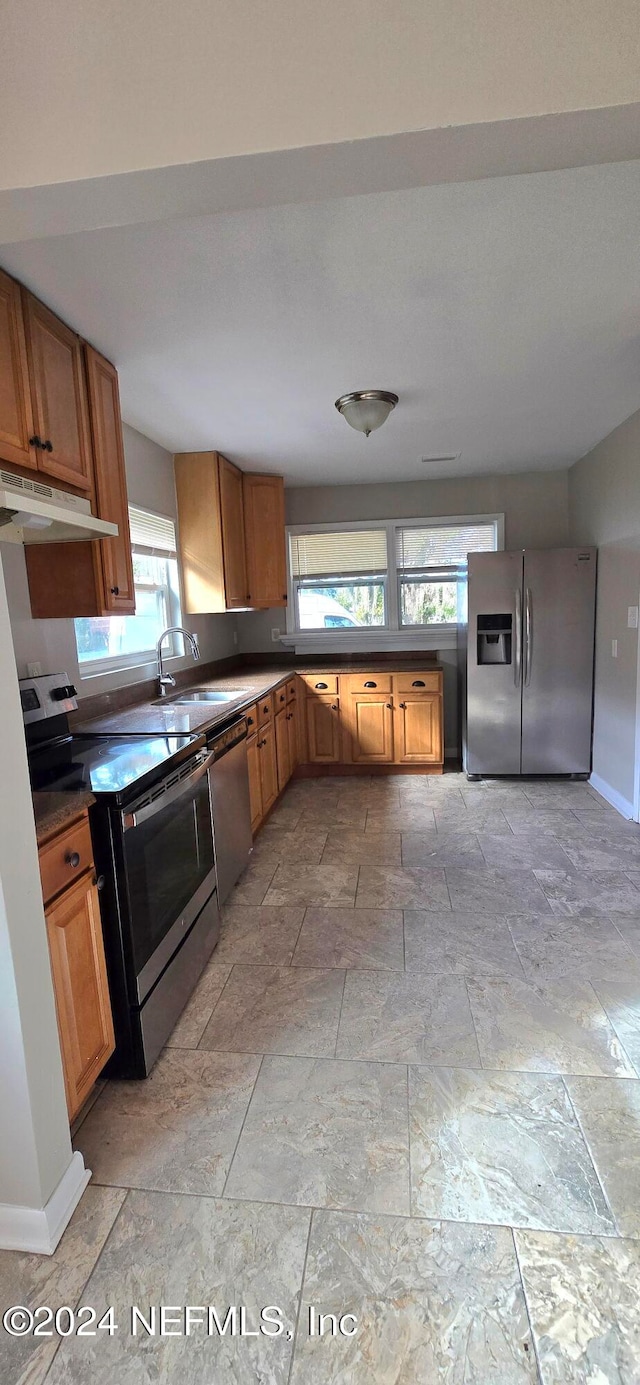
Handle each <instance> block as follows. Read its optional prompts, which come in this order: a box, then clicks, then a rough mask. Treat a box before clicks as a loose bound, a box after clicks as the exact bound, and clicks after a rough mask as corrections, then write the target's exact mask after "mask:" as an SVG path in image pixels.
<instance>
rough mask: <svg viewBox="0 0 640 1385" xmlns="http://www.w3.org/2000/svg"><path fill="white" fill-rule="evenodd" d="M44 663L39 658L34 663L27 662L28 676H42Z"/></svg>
mask: <svg viewBox="0 0 640 1385" xmlns="http://www.w3.org/2000/svg"><path fill="white" fill-rule="evenodd" d="M41 677H42V664H41V663H40V660H39V659H35V660H34V662H33V663H32V664H27V678H41Z"/></svg>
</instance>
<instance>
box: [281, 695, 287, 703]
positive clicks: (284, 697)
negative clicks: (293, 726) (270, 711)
mask: <svg viewBox="0 0 640 1385" xmlns="http://www.w3.org/2000/svg"><path fill="white" fill-rule="evenodd" d="M286 700H287V694H286V693H280V701H281V702H286Z"/></svg>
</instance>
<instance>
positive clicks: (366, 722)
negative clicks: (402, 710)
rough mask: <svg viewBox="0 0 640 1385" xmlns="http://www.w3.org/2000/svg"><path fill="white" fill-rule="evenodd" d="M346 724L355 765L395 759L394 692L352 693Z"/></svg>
mask: <svg viewBox="0 0 640 1385" xmlns="http://www.w3.org/2000/svg"><path fill="white" fill-rule="evenodd" d="M345 703H346V714H347V715H346V728H347V730H348V732H349V734H350V736H351V759H352V761H353V763H354V764H355V765H383V764H389V763H390V762H391V761H392V760H393V704H392V701H391V694H390V693H384V692H383V693H349V695H348V697H347V698H344V699H343V709H345Z"/></svg>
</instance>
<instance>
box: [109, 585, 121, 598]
mask: <svg viewBox="0 0 640 1385" xmlns="http://www.w3.org/2000/svg"><path fill="white" fill-rule="evenodd" d="M111 594H112V596H119V595H120V588H119V587H112V588H111Z"/></svg>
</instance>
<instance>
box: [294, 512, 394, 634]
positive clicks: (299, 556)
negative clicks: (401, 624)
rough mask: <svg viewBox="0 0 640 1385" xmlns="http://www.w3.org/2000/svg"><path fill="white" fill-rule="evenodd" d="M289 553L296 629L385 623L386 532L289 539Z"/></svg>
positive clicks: (330, 532) (347, 532)
mask: <svg viewBox="0 0 640 1385" xmlns="http://www.w3.org/2000/svg"><path fill="white" fill-rule="evenodd" d="M289 553H290V564H291V577H292V581H293V589H294V599H295V609H296V628H297V629H298V630H332V629H345V628H349V627H350V628H351V629H354V628H358V627H366V626H372V625H373V626H375V625H378V626H383V625H385V624H386V617H387V567H388V558H387V531H386V529H384V528H380V529H365V528H362V529H335V530H328V529H326V530H322V531H316V532H308V533H303V534H291V535H290V540H289Z"/></svg>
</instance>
